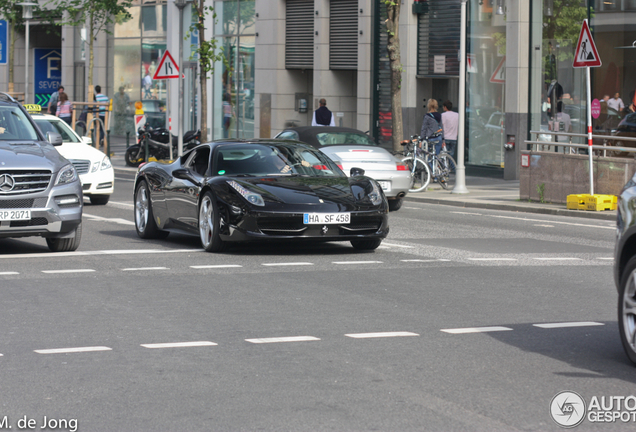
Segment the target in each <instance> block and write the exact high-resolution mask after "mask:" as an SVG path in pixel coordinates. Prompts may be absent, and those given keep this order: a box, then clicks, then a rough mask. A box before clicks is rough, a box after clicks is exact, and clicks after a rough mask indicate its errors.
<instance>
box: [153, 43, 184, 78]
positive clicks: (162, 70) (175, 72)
mask: <svg viewBox="0 0 636 432" xmlns="http://www.w3.org/2000/svg"><path fill="white" fill-rule="evenodd" d="M170 78H179V65H178V64H177V62H176V61H174V59H173V58H172V56H171V55H170V51H168V50H166V52H165V53H163V57H161V61H160V62H159V67H157V70H156V71H155V76H153V77H152V79H170Z"/></svg>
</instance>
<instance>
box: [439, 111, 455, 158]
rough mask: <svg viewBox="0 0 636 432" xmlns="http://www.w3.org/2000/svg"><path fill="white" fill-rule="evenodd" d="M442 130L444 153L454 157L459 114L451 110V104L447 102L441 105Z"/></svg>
mask: <svg viewBox="0 0 636 432" xmlns="http://www.w3.org/2000/svg"><path fill="white" fill-rule="evenodd" d="M442 109H443V110H444V112H442V128H443V129H444V142H445V143H446V151H447V152H448V153H450V154H451V156H453V158H456V157H455V149H456V148H457V130H458V127H459V114H457V113H456V112H455V111H452V109H453V103H452V102H451V101H449V100H446V101H444V103H443V104H442Z"/></svg>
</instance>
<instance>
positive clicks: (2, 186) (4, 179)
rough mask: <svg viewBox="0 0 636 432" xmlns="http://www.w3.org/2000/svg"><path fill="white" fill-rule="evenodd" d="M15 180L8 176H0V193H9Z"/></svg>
mask: <svg viewBox="0 0 636 432" xmlns="http://www.w3.org/2000/svg"><path fill="white" fill-rule="evenodd" d="M14 186H15V180H14V179H13V177H11V176H10V175H9V174H2V175H0V191H2V192H9V191H11V190H13V187H14Z"/></svg>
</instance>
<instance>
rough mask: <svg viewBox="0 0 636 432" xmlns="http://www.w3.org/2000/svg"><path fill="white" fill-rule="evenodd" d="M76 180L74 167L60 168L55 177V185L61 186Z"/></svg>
mask: <svg viewBox="0 0 636 432" xmlns="http://www.w3.org/2000/svg"><path fill="white" fill-rule="evenodd" d="M75 180H77V171H75V167H74V166H73V165H66V166H64V168H62V169H61V170H60V172H59V174H58V175H57V179H56V180H55V185H56V186H57V185H63V184H68V183H72V182H74V181H75Z"/></svg>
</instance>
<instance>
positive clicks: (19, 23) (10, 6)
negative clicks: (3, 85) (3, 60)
mask: <svg viewBox="0 0 636 432" xmlns="http://www.w3.org/2000/svg"><path fill="white" fill-rule="evenodd" d="M18 2H19V0H1V1H0V14H2V16H3V17H4V18H5V19H6V20H7V24H8V25H9V28H8V33H9V41H10V42H9V59H8V61H7V65H8V66H9V92H10V93H12V92H13V91H14V62H15V38H16V34H17V32H16V30H17V28H23V27H24V20H23V19H22V6H18Z"/></svg>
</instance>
